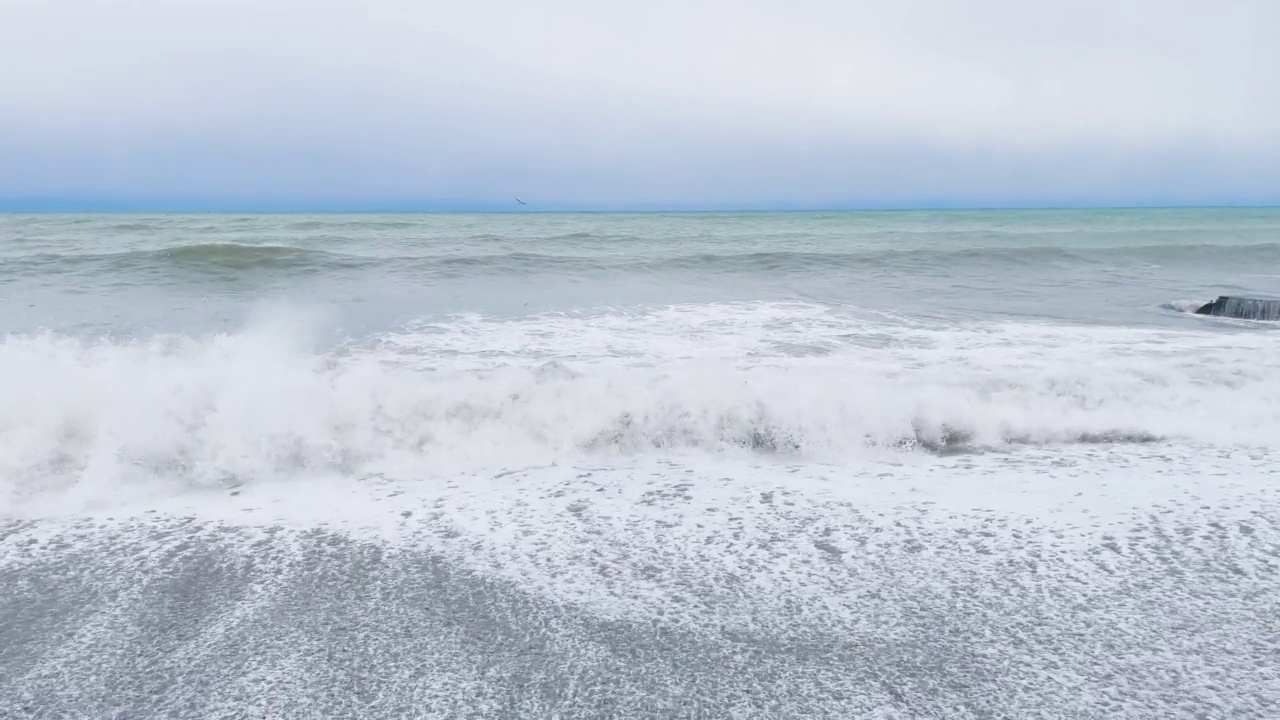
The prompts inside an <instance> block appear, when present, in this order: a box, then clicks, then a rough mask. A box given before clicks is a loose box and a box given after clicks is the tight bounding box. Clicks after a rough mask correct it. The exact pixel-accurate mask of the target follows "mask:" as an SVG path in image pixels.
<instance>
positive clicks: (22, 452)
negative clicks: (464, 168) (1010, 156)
mask: <svg viewBox="0 0 1280 720" xmlns="http://www.w3.org/2000/svg"><path fill="white" fill-rule="evenodd" d="M1278 350H1280V337H1278V336H1276V334H1274V333H1261V332H1260V333H1247V332H1237V333H1223V332H1173V331H1156V330H1133V329H1122V328H1103V327H1061V326H1036V325H988V326H975V327H963V328H954V327H952V328H945V327H929V326H922V325H912V324H905V323H903V322H901V321H900V320H897V319H894V318H882V317H876V316H871V315H867V314H859V313H842V312H835V311H831V310H827V309H824V308H821V307H818V306H813V305H800V304H797V305H779V304H748V305H697V306H682V307H674V308H667V309H658V310H650V311H643V312H640V311H632V312H602V313H596V314H590V315H573V316H567V315H545V316H535V317H528V318H520V319H506V320H502V319H494V318H485V317H478V316H466V317H459V318H452V319H450V320H449V321H447V322H439V323H435V324H426V323H424V324H420V325H417V326H414V327H411V328H409V329H407V330H405V331H404V332H400V333H394V334H390V335H387V336H383V337H380V338H376V339H375V340H374V341H372V342H370V343H367V344H362V345H359V346H351V347H345V348H340V349H338V350H335V351H330V352H317V351H314V350H312V349H310V348H309V344H308V343H307V342H306V341H305V338H299V337H296V336H293V335H291V333H288V332H281V330H280V328H279V326H273V325H271V324H270V323H264V324H262V325H259V326H256V327H255V328H251V329H250V330H248V331H246V332H244V333H241V334H235V335H226V336H218V337H211V338H202V339H193V338H161V339H155V340H149V341H140V342H129V343H123V342H109V341H98V342H89V341H84V340H80V339H73V338H69V337H62V336H56V335H41V336H10V337H8V338H6V339H4V341H3V342H0V498H2V499H0V502H5V503H8V504H10V505H12V504H13V503H16V502H19V501H20V500H21V499H22V498H24V497H30V496H32V495H38V494H41V493H45V492H48V491H50V490H51V489H62V490H68V489H69V490H71V491H73V492H75V493H78V494H81V495H89V496H92V495H99V496H100V495H110V494H115V493H121V492H129V491H131V490H130V489H131V488H132V491H137V492H150V489H149V488H151V487H152V486H153V484H154V483H155V482H166V483H175V484H177V485H179V486H184V487H185V486H189V485H192V484H194V485H202V484H205V485H207V484H226V483H244V482H262V481H267V480H271V479H285V478H312V477H317V476H323V475H331V476H345V477H363V476H368V475H372V474H384V475H391V476H397V477H422V476H426V475H444V474H448V473H450V472H467V471H473V470H484V469H488V468H501V467H509V466H511V467H514V466H528V465H538V464H544V465H545V464H550V463H556V462H559V463H571V462H575V461H584V460H592V459H596V460H598V459H601V458H604V459H608V458H613V459H617V458H618V456H627V455H636V454H639V455H654V456H661V455H666V454H670V453H672V452H677V451H685V450H688V451H694V452H699V453H713V454H725V453H727V454H731V455H733V454H738V455H742V456H749V455H750V454H752V453H753V452H756V453H758V452H781V453H784V454H787V453H790V454H795V456H796V457H798V458H801V459H805V460H809V461H823V462H831V463H845V462H850V461H853V460H856V459H859V458H864V457H866V456H867V453H868V452H879V451H878V450H874V449H869V446H875V447H883V446H892V445H893V444H895V443H898V442H901V441H902V440H904V439H907V440H912V441H916V440H918V441H921V442H923V443H924V444H926V445H929V444H933V443H937V444H945V443H946V442H950V441H956V440H957V439H958V438H963V439H965V442H967V443H968V444H970V445H973V446H1003V445H1004V444H1005V443H1007V442H1010V441H1013V442H1016V443H1021V444H1028V443H1029V444H1044V443H1073V442H1078V441H1081V440H1085V441H1091V442H1095V441H1106V440H1108V439H1122V440H1123V439H1150V438H1162V439H1164V440H1166V441H1167V442H1169V443H1172V444H1175V445H1176V444H1188V443H1193V444H1196V445H1198V446H1205V447H1220V448H1231V447H1257V448H1264V449H1266V448H1274V447H1276V446H1277V444H1280V379H1277V377H1276V376H1275V373H1274V372H1273V371H1272V369H1271V368H1270V367H1269V366H1268V365H1267V364H1266V362H1265V359H1266V358H1273V357H1277V356H1280V355H1277V351H1278Z"/></svg>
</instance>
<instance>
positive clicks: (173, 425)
mask: <svg viewBox="0 0 1280 720" xmlns="http://www.w3.org/2000/svg"><path fill="white" fill-rule="evenodd" d="M1277 268H1280V212H1278V211H1275V210H1246V209H1236V210H1228V209H1220V210H1133V211H1016V212H985V211H984V212H978V211H966V212H903V213H890V212H875V213H777V214H684V215H678V214H673V215H662V214H655V215H623V214H617V215H615V214H598V215H560V214H511V215H267V216H234V215H161V216H132V215H100V216H89V215H6V216H0V318H2V319H3V321H4V323H5V326H4V335H3V337H2V338H0V580H3V581H4V582H5V583H6V586H10V587H17V588H19V590H18V591H17V592H15V593H13V594H11V595H10V596H9V597H8V598H7V599H5V600H2V601H0V640H5V641H7V644H8V645H9V646H11V647H13V648H20V649H19V650H14V651H13V652H11V653H10V655H8V656H7V659H4V660H0V677H5V678H10V679H9V680H5V681H0V706H6V707H20V708H23V710H22V712H23V713H26V715H21V714H20V716H28V715H29V716H32V717H35V716H40V714H41V713H46V712H63V713H70V714H72V715H77V713H78V714H80V715H86V714H87V715H89V716H99V715H101V714H102V713H104V712H108V711H115V710H122V711H127V712H134V713H136V714H137V715H138V716H147V717H150V716H165V717H204V716H209V715H210V714H216V712H218V708H223V707H231V706H235V703H236V702H238V701H236V700H234V698H237V697H238V698H242V699H243V698H248V697H252V698H257V700H255V702H259V703H260V705H259V706H258V707H259V711H260V712H262V713H266V714H268V715H271V714H278V715H279V716H289V717H294V716H298V717H301V716H310V715H309V713H310V714H320V715H333V714H344V713H347V714H351V715H354V716H368V717H391V716H399V715H397V713H402V714H403V713H408V714H413V715H423V714H426V715H429V716H440V717H449V716H452V715H453V714H456V713H458V712H463V711H464V709H465V708H470V709H471V710H474V709H475V707H477V706H479V707H482V708H484V710H483V712H482V713H481V714H484V715H486V716H494V717H496V716H513V717H515V716H547V715H554V714H559V716H561V717H608V716H626V717H640V716H644V717H648V716H653V717H671V716H673V715H674V714H678V713H679V712H681V711H679V707H681V705H680V701H679V698H680V697H686V698H687V697H693V698H697V702H698V703H701V704H699V705H698V707H699V708H701V711H702V712H703V713H704V714H705V715H706V716H715V717H720V716H729V715H732V712H731V710H732V709H733V708H739V709H743V708H746V709H745V710H742V712H741V713H739V714H741V715H743V716H752V717H754V716H769V717H796V716H825V715H834V716H846V717H847V716H859V715H860V714H862V715H865V714H867V713H878V715H877V716H880V717H923V716H931V717H932V716H945V717H992V716H1043V717H1080V716H1098V715H1106V716H1117V717H1118V716H1128V717H1151V716H1188V715H1194V714H1196V713H1201V714H1206V713H1207V714H1208V715H1211V716H1216V715H1218V714H1222V715H1226V716H1233V717H1263V716H1265V712H1264V708H1266V707H1269V706H1274V702H1280V697H1277V692H1276V688H1277V687H1280V678H1277V677H1276V676H1275V671H1274V668H1276V667H1280V647H1278V646H1277V645H1276V640H1275V638H1276V634H1275V633H1272V632H1269V628H1270V627H1271V626H1272V625H1274V623H1273V621H1272V620H1271V618H1274V617H1275V616H1276V615H1275V613H1276V612H1277V611H1280V608H1278V607H1277V602H1278V600H1277V595H1276V593H1274V592H1266V589H1267V588H1268V587H1270V588H1274V587H1275V583H1276V582H1277V581H1278V579H1277V577H1276V573H1277V567H1276V565H1275V561H1274V548H1275V547H1276V543H1277V542H1280V536H1278V535H1277V528H1280V520H1277V515H1276V512H1275V509H1276V507H1277V505H1276V493H1277V487H1278V486H1277V485H1276V478H1275V472H1276V471H1275V470H1274V469H1273V468H1274V467H1277V466H1276V465H1275V463H1274V460H1275V456H1276V453H1277V451H1280V376H1278V375H1277V373H1276V372H1275V369H1276V362H1277V360H1276V359H1277V358H1280V334H1278V333H1277V332H1276V331H1275V328H1274V327H1273V326H1272V325H1268V324H1266V323H1248V322H1238V321H1230V320H1223V319H1218V318H1207V317H1202V316H1196V315H1194V314H1193V313H1192V312H1190V311H1192V310H1194V309H1195V308H1196V307H1197V306H1198V305H1199V304H1200V303H1203V302H1207V301H1209V300H1211V299H1213V298H1214V297H1216V296H1217V295H1220V294H1236V295H1248V296H1257V297H1275V296H1280V269H1277ZM163 558H168V559H163ZM93 568H105V569H102V570H95V569H93ZM211 573H212V574H211ZM130 577H142V578H146V581H145V582H143V583H142V584H141V585H136V586H135V585H131V584H130V583H129V582H128V581H127V578H130ZM214 577H216V578H220V580H218V581H217V582H215V581H214V580H212V579H211V578H214ZM320 578H328V579H327V580H325V581H324V582H321V580H320ZM55 579H56V580H55ZM55 585H56V586H57V587H59V588H60V590H59V591H58V593H56V594H57V595H58V597H59V598H61V599H59V600H57V601H51V600H50V597H51V595H50V591H48V590H47V588H48V587H53V586H55ZM362 585H363V586H364V587H361V586H362ZM304 587H310V588H312V590H309V591H304V590H303V589H302V588H304ZM371 587H376V588H378V590H377V592H376V593H373V594H367V592H366V591H367V590H368V588H371ZM42 588H46V589H43V590H42ZM1037 588H1039V589H1037ZM1041 591H1043V592H1041ZM179 598H192V599H190V600H186V599H184V600H181V601H180V600H179ZM319 598H324V599H323V601H321V600H320V599H319ZM460 598H470V599H469V600H467V601H466V602H463V600H461V599H460ZM1034 598H1040V599H1039V600H1035V599H1034ZM1205 598H1208V600H1205ZM190 603H194V604H190ZM197 608H200V609H197ZM362 618H363V619H362ZM370 618H372V619H376V620H369V619H370ZM502 618H506V619H505V620H504V619H502ZM317 623H319V624H317ZM611 623H612V624H611ZM320 625H323V626H325V627H329V628H334V630H331V631H330V632H336V633H340V634H342V635H343V637H344V638H345V640H344V641H343V642H344V643H345V644H346V646H347V647H349V648H351V652H352V653H354V656H359V657H360V658H362V659H360V660H358V661H357V660H343V659H341V658H339V657H337V656H335V655H333V654H332V653H331V652H330V651H328V650H326V649H325V648H326V647H327V643H329V642H330V640H327V639H326V638H325V637H324V636H323V635H322V634H317V633H318V632H319V631H317V630H316V628H317V627H319V626H320ZM548 628H557V629H555V630H554V631H552V630H548ZM966 628H968V629H966ZM1173 628H1196V629H1195V630H1194V631H1192V630H1187V631H1185V632H1184V631H1182V630H1177V629H1173ZM1117 634H1121V635H1127V636H1128V637H1130V638H1132V641H1131V642H1130V643H1129V645H1127V646H1124V647H1119V646H1112V645H1109V644H1107V643H1108V642H1109V641H1108V640H1107V638H1108V637H1112V636H1116V635H1117ZM535 636H536V637H537V638H540V639H538V640H537V641H536V642H534V641H533V640H529V638H533V637H535ZM406 638H429V639H420V640H414V641H412V642H410V641H409V640H407V639H406ZM519 638H525V639H524V640H519ZM245 643H251V644H255V645H257V646H260V647H261V648H262V650H261V652H260V653H259V654H257V655H255V656H252V657H250V656H246V655H244V654H243V652H241V651H239V650H236V649H235V648H237V647H239V646H241V645H243V644H245ZM528 643H533V644H532V645H530V644H528ZM125 647H135V648H140V650H139V652H140V653H141V655H140V657H147V658H151V659H150V660H148V661H147V663H150V664H144V665H145V667H144V666H142V665H136V664H135V663H134V661H133V660H131V659H130V658H131V657H134V656H132V655H129V654H128V653H127V652H126V651H125V650H123V648H125ZM464 647H465V648H468V650H467V651H466V652H465V653H464V652H463V651H462V650H461V649H460V648H464ZM530 648H533V649H530ZM735 648H736V649H735ZM925 648H932V650H930V651H929V652H926V651H925ZM742 653H747V654H746V655H743V654H742ZM931 653H932V654H931ZM467 655H474V656H476V657H482V658H487V659H488V661H489V663H490V665H489V667H491V668H497V669H496V670H492V671H486V670H485V669H484V667H482V665H483V663H480V664H477V663H476V662H470V661H468V660H467V659H466V656H467ZM354 656H353V657H354ZM748 656H750V657H751V658H754V659H753V660H751V661H750V662H746V661H745V660H742V658H745V657H748ZM734 657H737V658H738V660H733V659H732V658H734ZM931 657H933V658H934V660H936V662H935V661H934V660H930V658H931ZM1000 657H1013V658H1015V660H1014V661H1011V662H1010V663H1004V662H1002V661H1000V660H999V658H1000ZM627 658H630V659H627ZM706 658H715V660H714V661H712V662H708V661H706ZM90 659H93V660H92V662H94V663H96V664H97V666H98V667H100V669H101V673H102V674H103V675H102V676H103V677H107V678H109V679H110V683H108V685H109V686H108V685H99V684H95V683H93V682H90V681H89V680H86V679H85V678H88V677H91V675H90V674H89V673H88V671H87V669H82V670H81V671H78V672H77V671H71V674H70V675H66V674H64V673H63V671H62V670H60V669H59V668H63V667H71V668H76V667H83V666H82V664H83V663H88V662H90V661H91V660H90ZM1193 661H1194V664H1195V666H1196V667H1199V668H1201V669H1202V670H1203V672H1201V671H1199V670H1195V669H1190V668H1191V665H1189V664H1188V663H1192V662H1193ZM371 667H378V668H380V670H379V672H378V673H377V674H376V676H370V677H366V676H365V675H363V674H362V673H363V671H362V670H360V668H366V669H367V668H371ZM691 668H695V669H696V668H704V672H705V673H707V675H706V677H707V678H709V679H708V680H707V681H706V684H700V683H701V681H698V682H695V681H694V680H689V679H688V678H690V677H697V673H696V672H695V673H694V675H692V676H691V675H690V672H691ZM823 668H826V669H825V670H824V669H823ZM1246 668H1248V669H1246ZM1268 668H1271V669H1268ZM836 670H840V672H835V671H836ZM156 672H160V675H159V676H163V677H168V678H170V680H168V681H165V682H164V683H161V684H159V685H156V682H157V681H156V680H154V678H155V677H158V675H156ZM165 673H167V674H165ZM486 673H488V674H486ZM1066 675H1071V676H1072V677H1076V678H1078V684H1076V685H1071V684H1070V683H1065V681H1062V680H1061V678H1062V677H1065V676H1066ZM357 676H358V677H357ZM588 677H589V678H590V679H589V680H583V679H582V678H588ZM315 678H323V679H325V680H324V681H323V682H321V681H319V680H314V679H315ZM359 678H364V679H359ZM531 678H533V679H531ZM574 678H579V679H577V680H575V679H574ZM1214 678H1216V679H1214ZM583 682H585V683H587V685H588V686H589V687H591V688H595V689H593V690H591V691H589V692H588V691H586V690H583V689H582V686H581V685H580V683H583ZM1073 682H1077V681H1073ZM688 683H693V685H688ZM273 684H274V685H273ZM267 686H272V687H275V688H276V690H273V691H270V692H268V691H266V690H264V688H265V687H267ZM112 688H116V689H112ZM200 688H205V689H200ZM209 688H214V689H209ZM335 688H336V689H335ZM464 688H465V689H464ZM1134 688H1140V689H1141V692H1135V691H1134ZM428 696H430V698H429V699H424V698H428ZM263 698H274V700H269V701H268V700H264V699H263ZM362 698H363V699H362ZM369 698H382V699H381V700H376V701H375V700H371V699H369ZM1273 701H1274V702H1273ZM228 703H230V705H228ZM272 703H275V704H272ZM378 703H383V704H382V705H379V704H378ZM469 703H470V704H469ZM735 712H736V711H735ZM695 714H696V713H695Z"/></svg>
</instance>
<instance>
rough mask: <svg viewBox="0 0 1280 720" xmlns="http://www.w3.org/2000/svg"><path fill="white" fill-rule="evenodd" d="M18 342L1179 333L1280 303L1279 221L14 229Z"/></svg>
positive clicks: (784, 219)
mask: <svg viewBox="0 0 1280 720" xmlns="http://www.w3.org/2000/svg"><path fill="white" fill-rule="evenodd" d="M0 262H2V263H3V270H2V271H0V303H3V304H0V312H3V313H4V317H5V319H6V323H7V328H6V329H7V330H9V331H10V332H30V331H33V330H36V329H48V330H55V331H67V332H75V333H81V334H93V333H111V334H137V333H149V332H156V331H163V332H207V331H210V330H221V331H227V330H234V329H235V328H236V327H238V326H240V325H242V324H243V323H244V322H245V320H246V318H247V317H248V316H249V315H250V314H251V313H252V312H254V310H255V308H256V307H258V306H260V305H262V304H271V303H275V304H278V303H281V302H288V303H293V304H300V305H306V306H308V307H312V308H322V309H324V310H325V311H326V312H328V313H329V314H330V315H331V316H332V318H331V319H332V323H333V327H332V328H331V329H332V330H334V331H337V332H340V333H345V334H353V335H360V334H367V333H373V332H378V331H383V330H386V329H388V328H392V327H396V326H398V325H401V324H403V323H405V322H409V321H413V320H420V319H423V318H425V317H429V316H437V315H442V314H449V313H456V312H478V313H485V314H492V315H500V316H515V315H521V314H527V313H538V312H546V311H566V310H581V309H590V308H598V307H604V306H610V307H629V306H640V305H661V304H673V303H712V302H729V301H753V300H767V301H803V302H813V303H819V304H826V305H831V306H839V307H857V308H863V309H868V310H876V311H883V312H892V313H900V314H905V315H918V316H920V317H929V318H945V319H951V320H956V321H961V320H966V319H982V318H987V319H993V318H1002V317H1004V318H1015V317H1016V318H1026V319H1039V320H1045V321H1062V322H1092V323H1109V324H1114V325H1122V326H1123V325H1136V326H1149V325H1163V326H1179V325H1186V323H1187V322H1189V321H1188V320H1187V319H1186V318H1180V317H1176V316H1174V315H1171V314H1170V313H1169V312H1167V307H1163V306H1167V305H1168V304H1169V303H1171V302H1175V301H1181V300H1205V301H1207V300H1209V299H1212V298H1213V297H1215V296H1216V295H1218V294H1244V295H1260V296H1269V295H1276V294H1280V270H1277V269H1276V268H1280V211H1278V210H1274V209H1209V210H1096V211H1095V210H1074V211H963V212H856V213H771V214H714V213H707V214H670V215H667V214H651V215H650V214H646V215H627V214H508V215H262V216H248V215H245V216H240V215H213V214H205V215H158V216H143V215H4V216H0Z"/></svg>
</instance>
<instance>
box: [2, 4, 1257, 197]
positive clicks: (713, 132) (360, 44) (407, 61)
mask: <svg viewBox="0 0 1280 720" xmlns="http://www.w3.org/2000/svg"><path fill="white" fill-rule="evenodd" d="M0 64H3V66H4V67H6V68H10V69H16V70H17V71H16V72H13V71H10V72H5V73H0V197H3V196H7V197H10V198H24V197H25V198H35V197H46V198H49V197H99V198H105V197H115V198H135V199H138V200H139V201H143V200H145V199H147V198H153V199H155V198H171V199H172V198H186V199H188V200H190V199H198V198H206V199H210V198H212V199H217V198H223V199H226V200H227V202H249V201H252V200H254V199H257V200H260V201H266V200H272V201H275V200H279V201H281V202H283V201H293V202H298V203H302V204H306V202H309V201H308V198H310V199H311V200H310V201H311V202H317V203H323V202H336V203H342V202H346V203H348V204H356V205H359V204H360V203H362V202H363V203H373V202H388V201H394V202H400V201H406V202H408V201H412V200H413V199H415V198H417V199H439V198H450V199H454V200H457V201H459V202H469V201H474V202H490V201H497V200H498V199H503V200H505V199H506V198H507V197H508V196H509V195H510V194H512V193H513V192H518V193H522V194H525V195H532V196H539V195H541V196H543V197H544V198H545V201H546V202H547V203H551V204H556V205H563V206H572V205H582V206H622V205H637V204H639V205H643V204H659V205H661V204H683V205H698V204H728V205H732V204H743V205H751V206H767V205H769V204H771V203H772V204H780V205H804V204H845V205H875V204H883V203H889V204H903V203H906V204H919V203H925V202H940V203H948V204H952V203H959V204H964V203H966V202H971V203H978V204H984V203H1001V202H1004V203H1014V204H1019V203H1025V202H1038V201H1045V202H1055V198H1057V199H1058V201H1066V202H1073V201H1074V202H1102V203H1106V202H1119V203H1124V202H1131V201H1132V202H1136V201H1141V200H1144V199H1147V200H1149V201H1153V202H1154V201H1159V200H1160V198H1165V200H1167V201H1170V202H1197V201H1233V200H1234V201H1276V200H1280V171H1277V170H1275V168H1276V167H1277V164H1276V161H1277V160H1280V133H1277V132H1276V130H1275V128H1277V127H1280V90H1278V89H1277V88H1280V4H1277V3H1274V2H1271V1H1270V0H1254V1H1250V0H1238V1H1237V2H1233V3H1210V2H1201V1H1199V0H1173V1H1169V0H1165V1H1163V2H1156V1H1154V0H1129V1H1128V2H1124V3H1115V2H1100V1H1098V0H1077V1H1076V2H1071V3H1066V2H1038V3H1026V2H1013V1H1005V0H987V1H985V2H984V1H981V0H974V1H971V2H960V1H958V0H957V1H955V2H948V1H947V0H933V1H931V2H926V1H923V0H918V1H916V2H900V3H884V2H851V1H839V0H795V1H794V2H788V3H782V2H764V1H762V0H739V1H738V2H722V1H721V0H690V1H689V2H673V1H670V0H656V1H652V2H645V3H627V4H623V3H600V2H587V1H585V0H545V1H544V2H539V3H522V2H513V1H511V0H496V1H490V2H468V3H464V2H401V1H399V0H365V1H364V2H349V1H346V0H341V1H340V0H316V1H315V2H306V3H304V2H299V1H297V0H260V1H259V2H247V1H245V0H221V1H220V2H206V1H204V0H190V1H188V2H182V3H173V2H162V1H161V0H132V1H127V0H113V1H106V0H97V1H95V0H61V1H60V2H58V3H48V2H44V1H43V0H40V1H36V0H9V1H8V2H7V3H5V5H4V7H3V8H0Z"/></svg>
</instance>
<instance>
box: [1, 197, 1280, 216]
mask: <svg viewBox="0 0 1280 720" xmlns="http://www.w3.org/2000/svg"><path fill="white" fill-rule="evenodd" d="M1277 208H1280V200H1277V201H1261V202H1256V201H1255V202H1250V201H1209V202H1187V203H1179V202H1163V203H1161V202H1134V203H1106V202H1096V203H1090V202H1083V203H1079V202H1078V203H1063V202H1049V201H1045V202H1027V203H1008V204H1000V203H992V204H983V203H947V202H935V203H886V204H877V205H852V204H850V205H817V204H815V205H798V204H779V205H766V204H758V205H753V204H742V205H732V204H715V203H707V204H704V205H678V204H664V203H652V204H637V205H630V206H628V205H625V204H618V205H614V206H592V205H585V204H584V205H574V204H571V203H549V204H548V205H547V206H546V207H541V208H540V207H538V206H537V205H536V204H528V205H516V206H514V207H509V206H506V205H504V204H499V203H488V202H458V201H454V202H447V201H446V202H439V203H429V202H424V203H419V202H395V201H391V202H384V203H377V202H374V203H360V204H354V203H353V204H350V205H346V204H341V203H329V204H313V203H306V202H298V203H295V202H268V203H266V204H257V203H251V202H249V203H243V204H241V203H236V202H220V201H205V202H200V201H185V202H184V201H179V202H163V201H162V202H159V203H154V202H136V201H113V200H58V199H40V200H37V199H34V198H23V199H18V198H13V199H6V198H0V214H6V215H19V214H32V215H89V214H104V215H107V214H122V215H123V214H165V215H179V214H218V215H241V214H254V215H299V214H311V215H323V214H350V215H356V214H387V215H393V214H406V215H411V214H442V215H446V214H454V215H465V214H485V215H487V214H495V215H496V214H510V215H532V214H611V213H612V214H662V213H671V214H675V213H680V214H698V213H706V214H714V213H785V212H832V213H844V212H956V211H978V212H981V211H1017V210H1025V211H1036V210H1219V209H1223V210H1225V209H1256V210H1266V209H1277Z"/></svg>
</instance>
